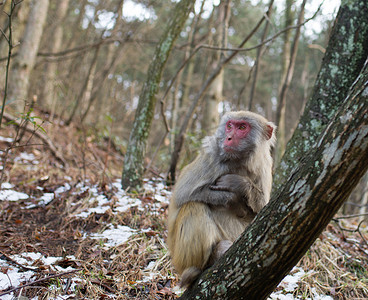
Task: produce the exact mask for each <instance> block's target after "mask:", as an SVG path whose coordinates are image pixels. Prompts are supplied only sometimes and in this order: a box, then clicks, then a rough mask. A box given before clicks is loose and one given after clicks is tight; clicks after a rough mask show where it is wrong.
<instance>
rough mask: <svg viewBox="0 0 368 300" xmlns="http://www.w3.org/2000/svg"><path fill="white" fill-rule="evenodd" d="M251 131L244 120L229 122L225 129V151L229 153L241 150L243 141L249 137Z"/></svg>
mask: <svg viewBox="0 0 368 300" xmlns="http://www.w3.org/2000/svg"><path fill="white" fill-rule="evenodd" d="M250 130H251V126H250V124H249V123H248V122H246V121H242V120H229V121H227V123H226V127H225V141H224V149H225V151H227V152H230V151H234V150H235V151H236V150H237V149H239V143H240V141H241V140H243V139H244V138H246V137H247V135H248V133H249V132H250Z"/></svg>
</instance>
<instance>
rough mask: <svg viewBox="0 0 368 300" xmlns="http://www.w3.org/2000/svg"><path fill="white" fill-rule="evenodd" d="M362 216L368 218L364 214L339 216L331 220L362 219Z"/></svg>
mask: <svg viewBox="0 0 368 300" xmlns="http://www.w3.org/2000/svg"><path fill="white" fill-rule="evenodd" d="M363 216H368V213H364V214H356V215H347V216H341V217H337V218H333V220H342V219H350V218H357V217H363Z"/></svg>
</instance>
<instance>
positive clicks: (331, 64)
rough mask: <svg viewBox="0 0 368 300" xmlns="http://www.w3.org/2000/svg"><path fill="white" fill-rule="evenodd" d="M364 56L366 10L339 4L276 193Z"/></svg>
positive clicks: (359, 2) (360, 3) (360, 1)
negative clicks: (315, 78)
mask: <svg viewBox="0 0 368 300" xmlns="http://www.w3.org/2000/svg"><path fill="white" fill-rule="evenodd" d="M367 55H368V6H367V2H366V1H364V0H355V1H342V5H341V7H340V10H339V12H338V14H337V17H336V23H335V25H334V28H333V30H332V32H331V37H330V40H329V44H328V47H327V50H326V54H325V56H324V58H323V61H322V65H321V69H320V72H319V74H318V77H317V80H316V83H315V86H314V90H313V93H312V95H311V97H310V99H309V101H308V103H307V105H306V107H305V110H304V114H303V116H302V117H301V119H300V122H299V124H298V127H297V128H296V130H295V132H294V135H293V137H292V138H291V140H290V141H289V143H288V144H287V147H286V152H285V155H284V156H283V158H282V159H281V162H280V164H279V166H277V170H276V173H275V176H274V185H273V189H274V191H276V190H277V189H278V188H280V186H282V185H283V183H284V182H285V181H286V180H287V178H288V177H289V175H290V174H291V173H292V170H293V169H294V168H295V167H296V165H297V164H298V159H299V158H301V157H303V156H304V154H305V153H306V152H307V151H308V150H309V149H310V148H311V147H312V146H313V145H314V143H315V141H316V139H317V138H318V136H319V135H320V134H321V133H322V132H323V130H324V129H325V128H326V126H327V124H328V122H329V121H330V120H331V119H332V117H333V116H334V115H335V113H336V111H337V109H338V108H339V106H340V105H341V103H342V102H343V101H344V99H345V97H346V93H347V91H348V89H349V87H350V86H351V84H352V83H353V82H354V80H355V79H356V77H357V76H358V74H359V72H360V70H361V69H362V67H363V64H364V62H365V59H366V58H367Z"/></svg>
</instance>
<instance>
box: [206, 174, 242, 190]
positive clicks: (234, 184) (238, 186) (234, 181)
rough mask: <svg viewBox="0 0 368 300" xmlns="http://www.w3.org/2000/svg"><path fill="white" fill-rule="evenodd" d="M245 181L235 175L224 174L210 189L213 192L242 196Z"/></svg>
mask: <svg viewBox="0 0 368 300" xmlns="http://www.w3.org/2000/svg"><path fill="white" fill-rule="evenodd" d="M246 185H247V180H246V179H245V178H244V177H242V176H240V175H237V174H225V175H222V176H221V177H220V178H218V179H217V180H216V183H215V185H211V186H210V189H211V190H214V191H226V192H232V193H235V194H238V195H240V194H243V190H244V189H245V188H246Z"/></svg>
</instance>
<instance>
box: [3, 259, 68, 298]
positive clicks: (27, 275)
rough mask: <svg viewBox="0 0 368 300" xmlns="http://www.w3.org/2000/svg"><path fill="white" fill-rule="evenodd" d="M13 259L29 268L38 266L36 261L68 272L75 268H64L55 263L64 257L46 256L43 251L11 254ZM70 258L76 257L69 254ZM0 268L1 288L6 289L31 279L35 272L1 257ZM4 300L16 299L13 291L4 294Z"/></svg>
mask: <svg viewBox="0 0 368 300" xmlns="http://www.w3.org/2000/svg"><path fill="white" fill-rule="evenodd" d="M10 258H11V259H13V260H14V261H16V262H17V263H18V264H21V265H23V266H25V267H27V268H35V270H36V268H37V267H34V264H35V262H36V261H37V263H38V264H40V263H41V264H43V265H45V266H53V268H54V269H56V270H57V271H60V272H66V271H71V270H74V268H72V267H70V266H69V267H68V268H66V269H65V268H62V267H60V266H57V265H55V266H54V264H55V263H56V262H57V261H59V260H62V259H63V258H62V257H52V256H49V257H44V256H43V255H42V254H41V253H34V252H26V253H22V254H16V255H11V256H10ZM67 258H69V259H75V257H73V256H68V257H67ZM0 268H1V270H2V272H1V273H0V290H4V289H7V288H10V287H17V286H20V285H21V284H22V283H24V282H27V281H30V280H31V278H32V276H33V275H34V274H35V272H34V271H31V270H29V271H23V270H20V269H21V268H20V267H19V268H18V267H16V266H13V264H9V262H8V261H7V260H5V259H1V258H0ZM1 299H2V300H11V299H14V295H13V293H9V294H6V295H3V296H2V298H1Z"/></svg>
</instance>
